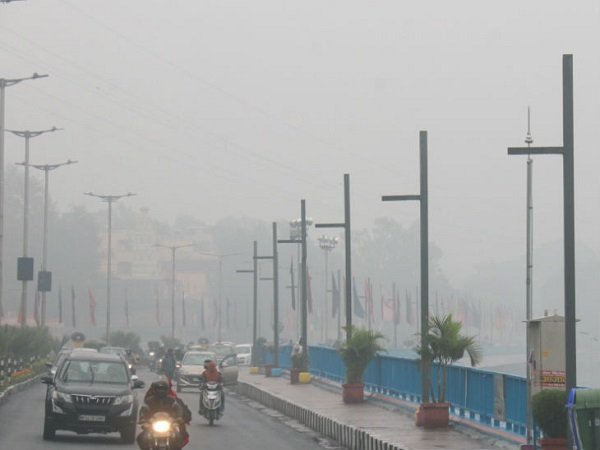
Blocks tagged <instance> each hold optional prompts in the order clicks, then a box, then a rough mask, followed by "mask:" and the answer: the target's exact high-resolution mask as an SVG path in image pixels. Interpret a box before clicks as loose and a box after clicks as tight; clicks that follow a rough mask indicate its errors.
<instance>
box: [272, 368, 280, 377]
mask: <svg viewBox="0 0 600 450" xmlns="http://www.w3.org/2000/svg"><path fill="white" fill-rule="evenodd" d="M271 376H272V377H280V376H281V368H279V367H273V368H272V369H271Z"/></svg>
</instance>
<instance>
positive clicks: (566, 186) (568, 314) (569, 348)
mask: <svg viewBox="0 0 600 450" xmlns="http://www.w3.org/2000/svg"><path fill="white" fill-rule="evenodd" d="M562 78H563V92H562V94H563V145H562V146H561V147H531V146H530V145H529V143H528V145H527V147H509V148H508V154H509V155H528V156H529V155H562V157H563V198H564V200H563V208H564V211H563V216H564V217H563V220H564V227H563V229H564V231H563V232H564V242H563V245H564V285H565V287H564V289H565V292H564V309H565V366H566V367H565V368H566V371H565V372H566V373H565V377H566V380H565V381H566V382H565V388H566V391H567V393H569V392H570V391H571V389H572V388H574V387H576V386H577V359H576V354H577V353H576V352H577V336H576V318H575V300H576V297H575V167H574V153H575V142H574V137H575V131H574V119H573V55H563V58H562ZM570 441H571V439H570V436H569V445H571V444H572V442H570Z"/></svg>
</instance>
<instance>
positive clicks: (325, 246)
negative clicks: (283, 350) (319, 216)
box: [318, 235, 338, 343]
mask: <svg viewBox="0 0 600 450" xmlns="http://www.w3.org/2000/svg"><path fill="white" fill-rule="evenodd" d="M318 240H319V247H321V249H322V250H323V254H324V255H325V293H324V296H323V305H322V309H321V311H322V319H321V342H323V343H325V342H327V338H328V335H329V327H328V326H327V325H328V322H329V320H328V317H327V314H328V312H327V311H328V308H327V292H328V285H329V277H328V276H329V267H328V265H329V264H328V262H329V253H330V252H331V251H332V250H333V249H334V248H335V246H336V245H337V243H338V238H336V237H334V238H331V237H329V236H325V235H322V236H321V237H319V238H318Z"/></svg>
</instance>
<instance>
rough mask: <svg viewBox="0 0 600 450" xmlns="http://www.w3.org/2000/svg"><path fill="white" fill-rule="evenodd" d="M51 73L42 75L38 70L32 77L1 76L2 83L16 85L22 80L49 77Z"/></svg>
mask: <svg viewBox="0 0 600 450" xmlns="http://www.w3.org/2000/svg"><path fill="white" fill-rule="evenodd" d="M49 76H50V75H48V74H44V75H40V74H38V73H37V72H34V73H33V75H31V76H30V77H24V78H0V84H3V85H4V86H5V87H9V86H14V85H15V84H19V83H20V82H21V81H27V80H37V79H38V78H47V77H49Z"/></svg>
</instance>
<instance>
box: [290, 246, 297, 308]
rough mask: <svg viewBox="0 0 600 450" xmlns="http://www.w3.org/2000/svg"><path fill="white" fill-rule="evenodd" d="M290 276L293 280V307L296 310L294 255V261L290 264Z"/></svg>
mask: <svg viewBox="0 0 600 450" xmlns="http://www.w3.org/2000/svg"><path fill="white" fill-rule="evenodd" d="M290 277H291V280H292V309H293V310H294V311H295V310H296V286H295V285H294V257H292V262H291V264H290Z"/></svg>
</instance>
